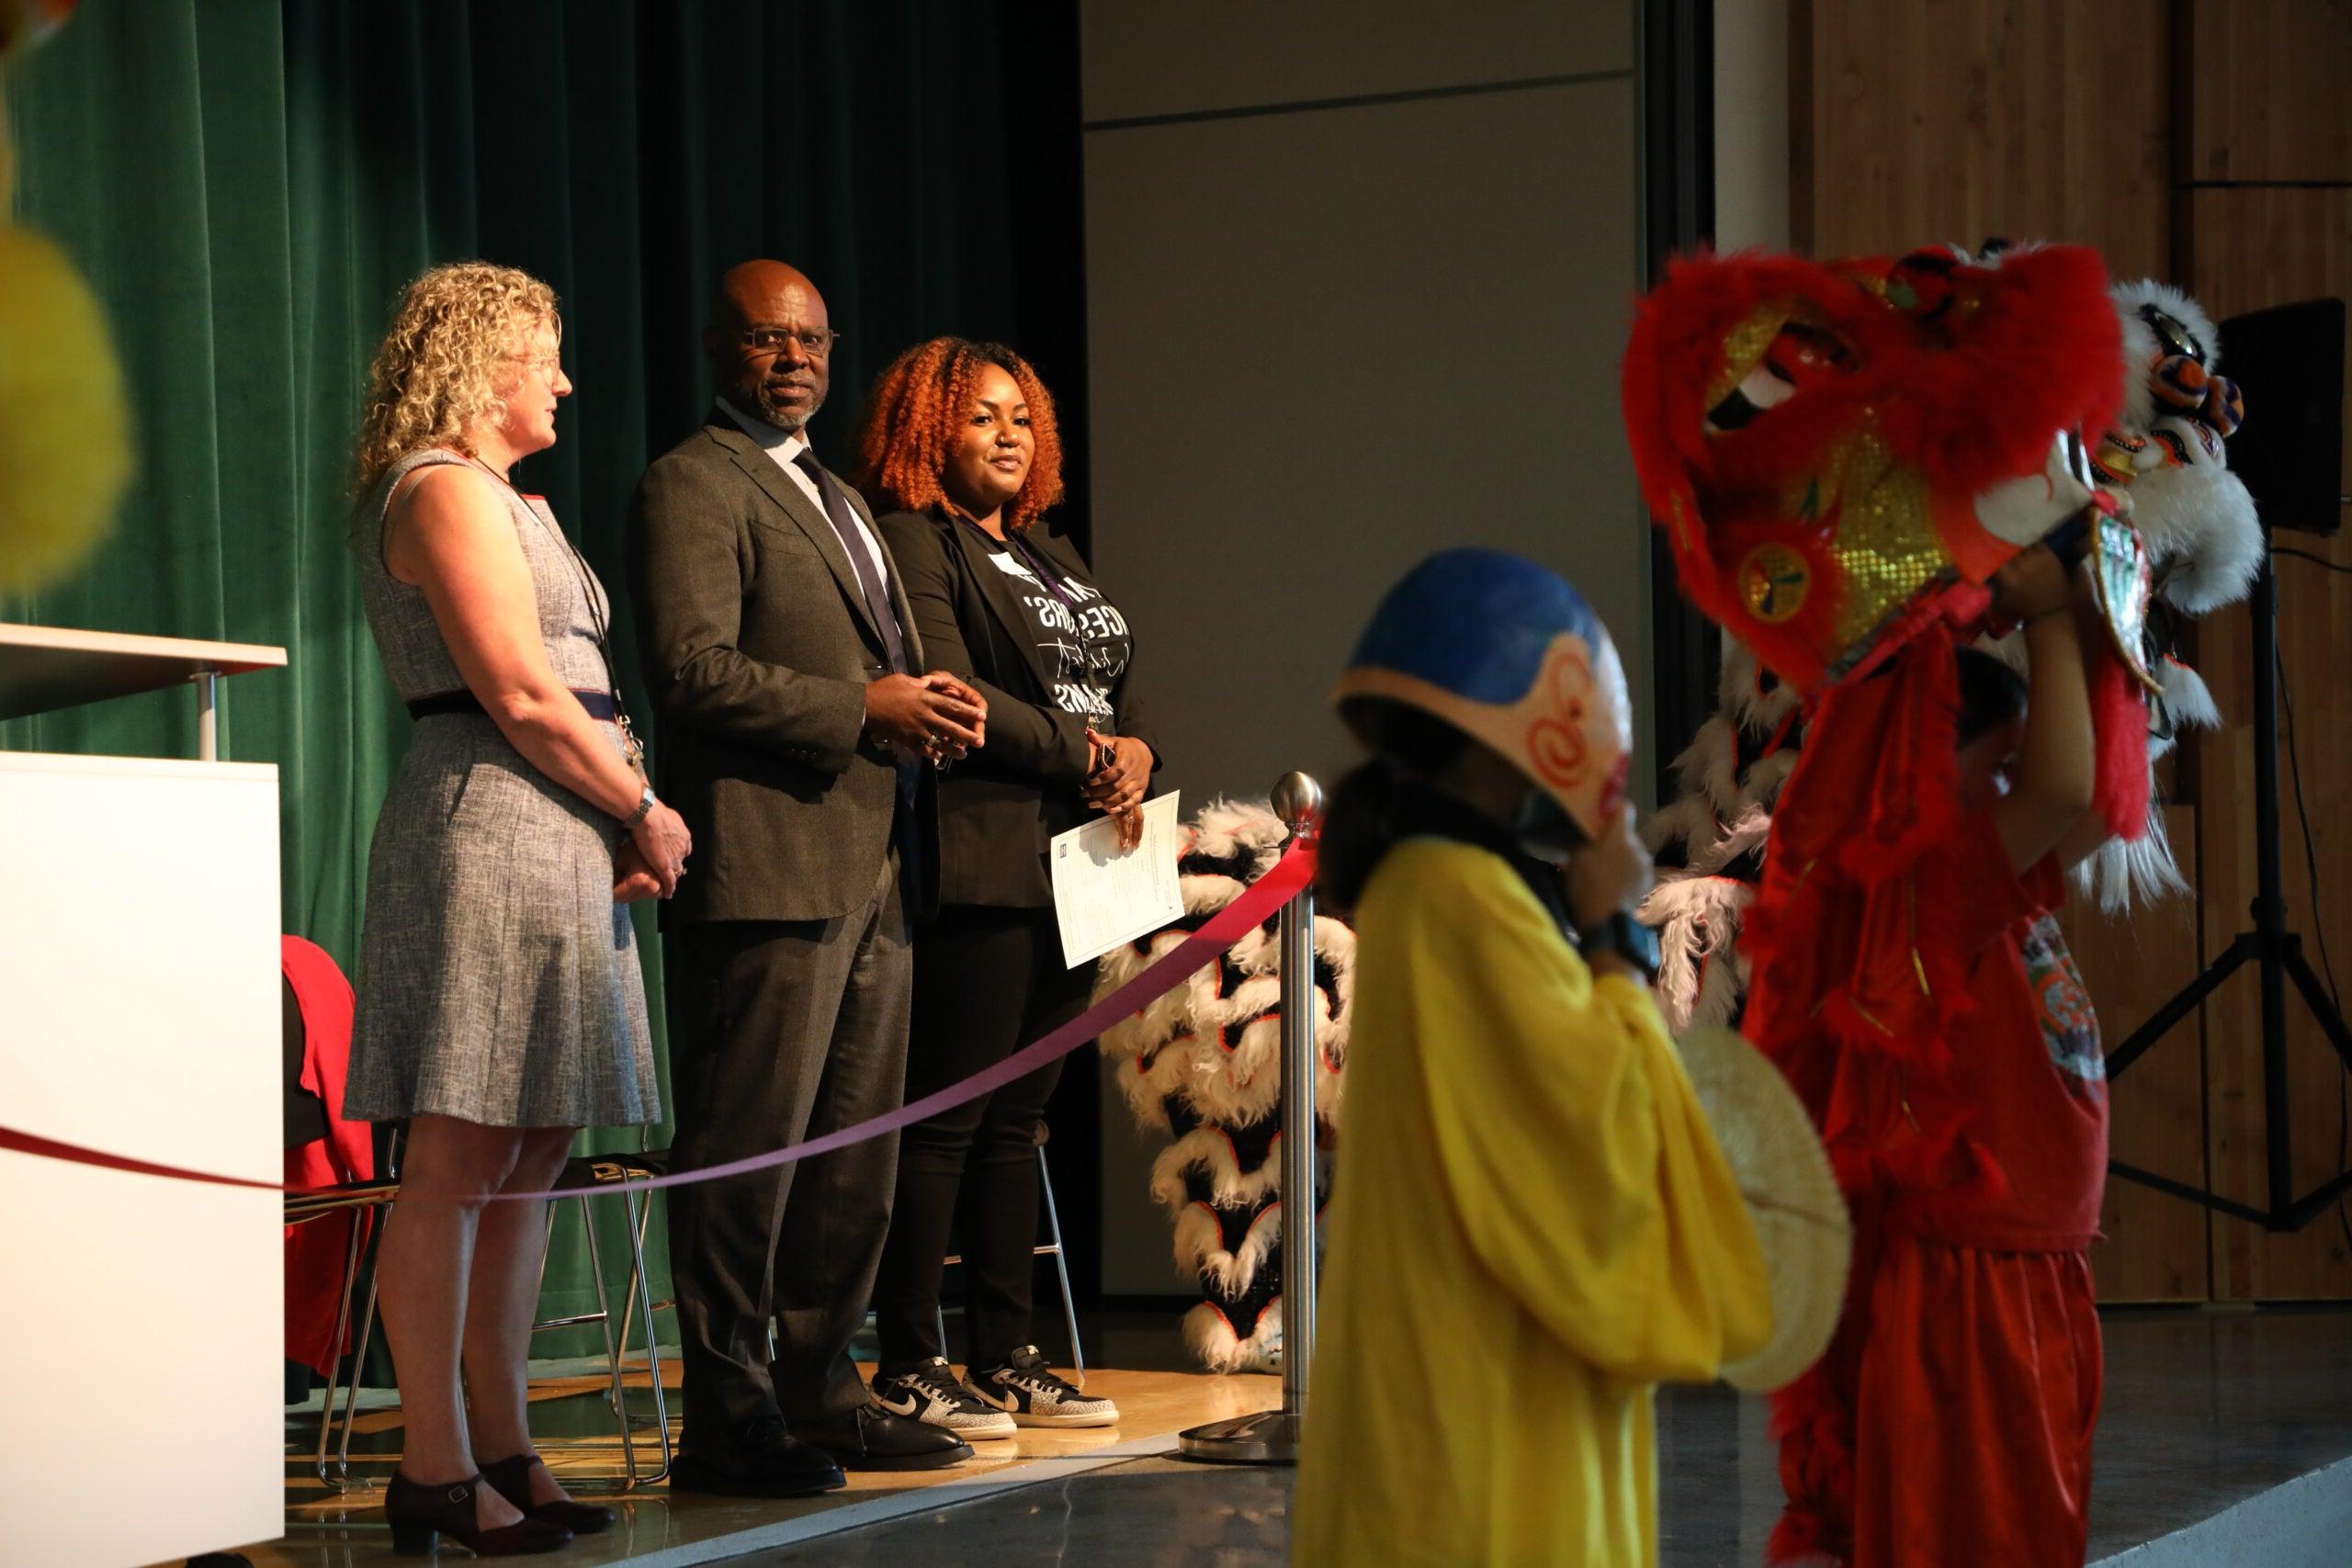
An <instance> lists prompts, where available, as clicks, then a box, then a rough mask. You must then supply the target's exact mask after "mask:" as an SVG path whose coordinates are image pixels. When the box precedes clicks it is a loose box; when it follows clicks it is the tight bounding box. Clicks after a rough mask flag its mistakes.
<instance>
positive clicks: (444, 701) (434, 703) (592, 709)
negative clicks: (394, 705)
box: [408, 686, 620, 724]
mask: <svg viewBox="0 0 2352 1568" xmlns="http://www.w3.org/2000/svg"><path fill="white" fill-rule="evenodd" d="M571 694H572V695H573V696H575V697H578V698H579V699H580V705H581V706H582V707H583V708H586V709H587V710H588V716H589V717H590V718H601V719H603V720H604V721H605V723H607V724H612V723H616V722H618V720H619V716H620V705H619V704H618V703H616V702H615V701H614V700H613V694H612V693H610V692H583V691H582V690H581V689H580V688H579V687H577V686H574V687H572V688H571ZM489 711H490V710H489V709H488V708H485V707H483V706H482V705H481V698H480V697H478V696H475V695H474V694H472V693H471V692H469V691H465V690H463V689H460V690H458V691H455V692H435V693H434V694H432V695H431V696H425V697H417V698H415V699H413V701H411V702H410V704H409V705H408V716H409V717H411V718H430V717H432V716H434V715H435V714H436V713H479V714H487V713H488V712H489Z"/></svg>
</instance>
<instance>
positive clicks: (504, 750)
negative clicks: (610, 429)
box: [344, 262, 691, 1556]
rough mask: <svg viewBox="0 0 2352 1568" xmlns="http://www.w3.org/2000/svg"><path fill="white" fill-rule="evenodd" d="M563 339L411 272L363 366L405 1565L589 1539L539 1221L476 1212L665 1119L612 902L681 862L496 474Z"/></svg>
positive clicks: (366, 1074) (679, 831) (390, 1504)
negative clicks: (440, 1556) (575, 1147)
mask: <svg viewBox="0 0 2352 1568" xmlns="http://www.w3.org/2000/svg"><path fill="white" fill-rule="evenodd" d="M559 334H560V321H559V319H558V317H557V314H556V303H555V295H554V294H553V293H552V292H551V291H550V290H549V289H548V286H547V285H546V284H544V283H541V282H539V281H538V280H537V279H536V278H534V277H531V276H528V275H526V274H525V273H521V272H517V271H515V270H514V269H513V268H510V267H502V266H492V265H486V264H483V263H480V262H464V263H458V264H454V265H447V266H438V267H435V268H434V269H433V270H431V271H429V272H427V273H425V274H424V276H422V277H419V278H418V279H417V280H416V281H415V282H414V283H413V284H411V285H410V286H409V288H408V290H407V292H406V293H405V294H404V295H403V296H402V298H401V304H400V308H399V310H397V311H396V312H395V314H394V316H393V319H392V324H391V327H390V330H389V331H388V332H387V333H385V334H384V341H383V344H382V345H381V346H380V347H379V348H378V350H377V352H376V359H375V363H374V365H373V367H371V368H370V370H369V372H368V407H367V412H366V416H365V419H364V422H363V423H362V427H361V431H360V436H359V443H358V452H357V456H356V465H355V467H356V476H357V479H358V480H359V483H360V485H361V486H362V487H363V488H364V492H365V493H364V495H363V497H362V499H361V501H360V502H359V506H358V509H357V512H356V515H355V518H354V529H353V544H354V547H355V553H356V556H357V558H358V567H359V574H360V583H361V590H362V595H363V598H364V600H365V603H366V605H367V612H368V629H369V630H370V631H371V632H373V633H374V634H375V638H376V647H377V650H378V651H379V653H380V654H381V655H382V656H383V660H384V667H385V670H386V671H387V672H388V673H389V674H390V677H391V681H392V684H393V686H394V687H395V688H396V689H397V690H398V691H399V693H400V694H401V698H402V700H403V701H405V702H406V703H407V705H408V709H409V713H410V715H411V716H413V718H414V719H415V721H416V723H415V728H414V729H413V732H412V734H411V736H410V739H409V746H408V750H407V752H406V753H405V755H403V756H402V757H401V764H400V770H399V772H398V773H396V774H395V775H394V777H393V780H392V784H391V788H390V793H389V794H388V795H386V796H385V800H384V806H383V810H382V812H381V814H380V815H379V817H378V818H377V822H376V833H375V838H374V840H373V841H372V843H371V845H370V847H369V851H368V896H367V915H366V920H365V926H364V930H363V932H362V935H361V938H360V952H359V972H358V980H357V986H356V990H357V998H358V999H357V1014H356V1019H355V1021H354V1024H353V1030H352V1044H351V1068H350V1076H349V1080H348V1084H347V1087H346V1089H345V1105H344V1113H345V1115H347V1116H351V1117H354V1118H361V1119H366V1120H371V1121H379V1122H381V1121H395V1120H401V1119H405V1120H406V1121H407V1122H408V1141H407V1148H406V1154H405V1157H404V1159H403V1162H402V1169H401V1193H400V1200H399V1201H398V1202H396V1203H395V1204H394V1205H393V1206H392V1213H391V1217H390V1220H389V1221H388V1222H387V1223H386V1224H385V1228H384V1238H383V1243H382V1247H381V1249H380V1251H379V1257H378V1262H377V1279H378V1280H379V1289H380V1292H381V1297H382V1302H383V1313H384V1332H385V1336H386V1337H387V1339H388V1340H389V1341H390V1346H391V1351H392V1361H393V1366H394V1370H395V1371H396V1373H397V1375H398V1377H399V1380H400V1388H401V1414H402V1419H403V1424H404V1426H405V1427H406V1438H405V1441H404V1444H403V1449H402V1453H401V1468H400V1471H399V1472H398V1473H397V1474H395V1475H394V1476H393V1477H392V1480H391V1483H390V1488H389V1490H388V1491H387V1492H386V1495H385V1498H384V1512H385V1515H386V1517H388V1519H389V1520H390V1524H391V1527H392V1542H393V1545H394V1546H395V1548H397V1549H398V1550H399V1551H402V1552H406V1553H416V1552H423V1551H431V1550H432V1549H433V1547H434V1545H435V1541H436V1540H437V1538H438V1536H439V1535H440V1534H443V1533H447V1534H448V1535H452V1536H455V1537H456V1538H458V1540H461V1541H463V1542H465V1544H466V1545H468V1546H469V1547H471V1548H472V1549H473V1550H474V1551H476V1552H477V1553H478V1554H481V1555H484V1556H509V1555H515V1554H519V1553H524V1552H536V1551H553V1550H554V1549H556V1548H557V1547H560V1546H561V1545H563V1544H564V1543H565V1542H567V1541H569V1540H571V1538H572V1535H573V1534H574V1532H582V1533H585V1532H588V1531H594V1530H601V1529H607V1528H608V1527H610V1525H611V1524H612V1522H613V1516H612V1513H611V1511H610V1510H608V1509H605V1508H598V1507H592V1506H586V1505H583V1504H579V1503H574V1502H572V1501H571V1499H570V1498H569V1497H568V1496H567V1495H565V1493H564V1490H563V1488H562V1487H561V1486H560V1485H559V1484H558V1483H556V1480H555V1478H554V1477H553V1476H552V1475H551V1474H549V1473H548V1470H547V1468H546V1466H545V1465H543V1464H541V1463H540V1462H539V1461H538V1459H537V1455H536V1454H535V1453H534V1452H533V1451H532V1448H531V1435H530V1430H529V1425H528V1421H527V1419H526V1413H525V1397H524V1376H525V1357H526V1351H527V1348H528V1345H529V1340H530V1330H531V1321H532V1318H533V1315H534V1313H535V1310H536V1307H537V1296H538V1276H539V1267H540V1263H541V1260H542V1253H543V1248H544V1247H545V1244H546V1218H545V1210H544V1207H543V1206H542V1205H540V1204H537V1203H523V1202H492V1201H491V1200H492V1198H493V1197H495V1196H496V1195H497V1194H499V1193H501V1192H535V1191H544V1190H547V1189H548V1188H549V1187H551V1186H552V1185H553V1184H554V1181H555V1179H556V1178H557V1176H558V1175H559V1174H560V1172H561V1170H562V1168H563V1163H564V1159H565V1157H566V1156H567V1155H568V1154H569V1153H570V1151H571V1140H572V1135H573V1134H574V1133H575V1132H576V1131H577V1130H578V1129H579V1128H581V1127H583V1126H613V1125H627V1124H632V1123H639V1122H652V1121H656V1120H658V1119H659V1118H660V1115H661V1110H660V1106H659V1104H658V1103H657V1100H656V1095H655V1089H654V1067H653V1054H652V1037H651V1034H650V1030H649V1028H648V1024H647V1020H646V1010H645V990H644V984H643V979H642V976H640V974H639V969H638V962H637V949H636V945H635V941H634V936H633V928H632V926H631V923H630V920H629V918H628V910H627V908H624V907H623V905H624V904H625V903H626V901H628V900H629V899H632V898H639V897H650V896H653V895H655V894H660V895H661V896H662V897H668V896H669V894H670V892H671V891H672V889H673V888H674V887H675V886H677V879H678V878H679V877H680V876H681V875H683V874H684V862H685V856H686V852H687V850H688V849H689V848H690V847H691V844H690V841H689V838H688V835H687V832H686V829H685V825H684V823H683V822H682V821H680V820H679V818H678V816H677V813H675V812H673V811H672V810H671V809H670V808H669V807H666V806H664V805H662V803H661V802H660V801H658V800H656V799H655V798H654V795H653V791H652V788H651V786H650V785H649V784H647V783H646V781H645V776H644V769H643V766H642V761H641V759H640V758H639V755H638V751H637V747H636V744H635V741H634V740H633V739H631V738H630V736H629V734H628V728H627V723H626V716H625V715H624V714H623V713H622V712H621V710H620V698H619V694H618V689H617V681H616V677H615V674H614V664H613V659H612V651H611V649H610V647H609V644H608V639H607V635H606V628H607V626H608V624H609V617H610V614H611V611H610V606H609V604H608V603H607V601H606V599H605V592H604V589H603V588H602V586H600V585H599V584H598V582H597V581H596V577H595V574H594V572H593V571H591V570H589V568H588V563H587V562H586V560H585V559H583V558H582V557H581V555H580V553H579V551H578V550H576V549H575V548H573V547H572V546H571V543H570V541H569V540H567V539H566V538H565V537H564V536H563V531H562V530H561V528H560V527H559V526H558V525H557V524H556V521H555V517H554V515H553V513H550V512H549V511H548V506H547V502H546V501H545V500H544V499H542V498H540V497H537V496H526V495H524V494H522V493H521V492H519V491H516V490H515V488H514V486H513V484H512V483H511V482H509V479H508V477H507V476H508V471H509V470H510V469H511V468H513V467H514V466H515V463H516V462H517V461H519V460H520V459H521V458H523V457H526V456H528V455H529V454H531V453H533V452H537V451H540V450H542V449H544V448H546V447H548V446H552V445H554V443H555V439H556V433H555V410H556V402H557V400H559V399H560V398H564V397H567V396H569V395H570V394H571V381H570V379H569V378H566V377H565V375H564V373H563V366H562V362H561V360H560V356H559V354H558V352H557V350H558V344H559V343H560V335H559ZM461 1371H462V1375H463V1381H462V1382H460V1373H461ZM481 1454H490V1455H494V1456H500V1457H497V1458H494V1459H491V1460H488V1461H481V1460H478V1458H477V1456H478V1455H481Z"/></svg>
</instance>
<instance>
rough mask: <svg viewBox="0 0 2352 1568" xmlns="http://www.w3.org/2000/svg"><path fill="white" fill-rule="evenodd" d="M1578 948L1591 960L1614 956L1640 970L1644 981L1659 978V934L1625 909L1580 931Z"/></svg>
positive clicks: (1578, 932)
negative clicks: (1613, 954) (1604, 955)
mask: <svg viewBox="0 0 2352 1568" xmlns="http://www.w3.org/2000/svg"><path fill="white" fill-rule="evenodd" d="M1577 946H1578V947H1579V948H1581V949H1583V950H1584V955H1585V956H1586V957H1587V958H1591V957H1592V956H1593V955H1594V954H1596V953H1615V954H1616V955H1617V956H1618V957H1620V958H1622V959H1623V960H1624V961H1625V962H1626V963H1628V964H1632V965H1633V966H1634V968H1636V969H1638V970H1640V971H1641V972H1642V978H1643V979H1645V980H1655V979H1657V932H1656V931H1652V930H1650V928H1649V927H1647V926H1645V925H1644V924H1642V922H1641V921H1639V920H1637V919H1634V917H1633V916H1631V915H1629V914H1627V913H1626V912H1625V911H1624V910H1623V909H1619V910H1617V911H1616V912H1614V913H1613V914H1611V916H1610V917H1609V918H1608V919H1605V920H1600V921H1598V922H1596V923H1595V924H1592V925H1589V926H1587V927H1585V928H1584V929H1583V930H1581V931H1577Z"/></svg>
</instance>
